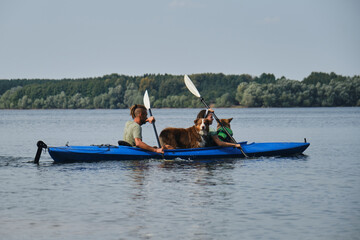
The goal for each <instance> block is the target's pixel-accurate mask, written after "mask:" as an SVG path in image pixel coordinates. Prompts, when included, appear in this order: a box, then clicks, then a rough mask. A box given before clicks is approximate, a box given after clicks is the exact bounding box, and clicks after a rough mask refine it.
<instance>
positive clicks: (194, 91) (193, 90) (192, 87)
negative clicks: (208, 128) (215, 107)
mask: <svg viewBox="0 0 360 240" xmlns="http://www.w3.org/2000/svg"><path fill="white" fill-rule="evenodd" d="M184 81H185V85H186V87H187V88H188V89H189V91H190V92H191V93H192V94H194V95H195V96H196V97H198V98H200V100H201V102H202V103H203V104H204V105H205V107H206V108H207V109H209V108H210V107H209V105H207V103H206V102H205V100H204V98H203V97H201V95H200V93H199V91H198V90H197V88H196V87H195V85H194V83H193V82H192V81H191V79H190V78H189V77H188V75H186V74H185V76H184ZM212 114H213V115H214V118H215V120H216V122H218V123H219V124H220V126H221V127H222V128H223V129H224V130H225V132H226V134H227V135H228V136H229V137H230V139H231V141H232V142H233V143H237V142H236V140H235V139H234V138H233V137H232V136H231V135H230V133H229V132H228V131H227V130H226V128H225V127H224V126H223V124H222V123H221V122H220V120H219V119H218V117H217V116H216V114H215V112H213V113H212ZM240 151H241V152H242V154H244V156H245V157H246V158H247V157H248V156H247V155H246V154H245V152H244V151H243V150H242V148H241V146H240Z"/></svg>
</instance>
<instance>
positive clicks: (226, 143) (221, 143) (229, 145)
mask: <svg viewBox="0 0 360 240" xmlns="http://www.w3.org/2000/svg"><path fill="white" fill-rule="evenodd" d="M212 139H213V140H214V142H215V143H216V145H218V146H220V147H236V148H241V145H240V144H238V143H229V142H223V141H221V140H220V139H219V137H218V136H217V135H213V136H212Z"/></svg>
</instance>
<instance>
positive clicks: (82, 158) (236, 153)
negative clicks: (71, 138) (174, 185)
mask: <svg viewBox="0 0 360 240" xmlns="http://www.w3.org/2000/svg"><path fill="white" fill-rule="evenodd" d="M240 144H241V146H242V148H243V151H244V152H245V153H246V155H248V156H249V157H262V156H292V155H297V154H301V153H303V152H304V151H305V150H306V149H307V148H308V147H309V145H310V144H309V143H304V142H268V143H250V144H248V143H247V142H241V143H240ZM48 150H49V154H50V156H51V157H52V159H53V160H54V162H57V163H66V162H96V161H122V160H145V159H169V160H171V159H186V160H188V159H189V160H198V159H224V158H244V155H243V153H242V152H241V151H240V150H239V149H237V148H234V147H206V148H191V149H174V150H165V151H164V155H162V154H159V153H154V152H150V151H147V150H143V149H141V148H136V147H128V146H111V145H110V146H109V145H107V146H64V147H48Z"/></svg>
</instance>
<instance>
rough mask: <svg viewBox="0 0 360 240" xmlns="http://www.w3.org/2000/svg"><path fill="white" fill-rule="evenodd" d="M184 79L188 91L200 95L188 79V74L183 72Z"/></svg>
mask: <svg viewBox="0 0 360 240" xmlns="http://www.w3.org/2000/svg"><path fill="white" fill-rule="evenodd" d="M184 81H185V85H186V87H187V88H188V89H189V91H190V92H191V93H192V94H194V95H195V96H197V97H201V96H200V93H199V91H198V90H197V89H196V87H195V85H194V83H193V82H192V81H191V80H190V78H189V77H188V75H186V74H185V76H184Z"/></svg>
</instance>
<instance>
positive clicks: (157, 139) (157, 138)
mask: <svg viewBox="0 0 360 240" xmlns="http://www.w3.org/2000/svg"><path fill="white" fill-rule="evenodd" d="M148 110H149V113H150V116H152V112H151V109H150V108H149V109H148ZM152 125H153V127H154V132H155V136H156V141H157V143H158V146H159V148H161V145H160V141H159V136H158V134H157V131H156V127H155V122H153V123H152Z"/></svg>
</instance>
